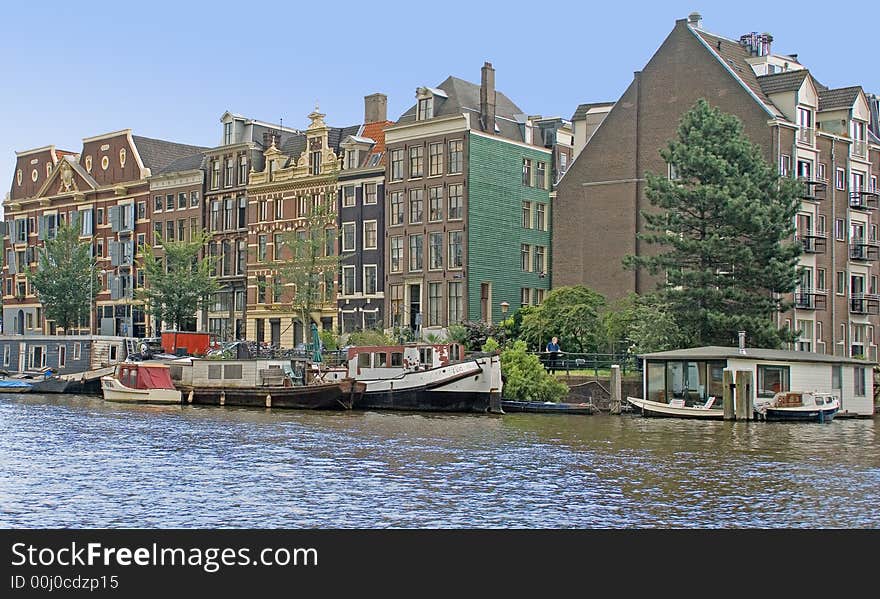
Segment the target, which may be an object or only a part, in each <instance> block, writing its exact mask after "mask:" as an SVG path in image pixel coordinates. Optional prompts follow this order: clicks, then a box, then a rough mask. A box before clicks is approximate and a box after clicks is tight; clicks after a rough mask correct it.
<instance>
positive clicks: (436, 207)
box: [428, 187, 443, 222]
mask: <svg viewBox="0 0 880 599" xmlns="http://www.w3.org/2000/svg"><path fill="white" fill-rule="evenodd" d="M428 220H429V221H431V222H437V221H441V220H443V188H442V187H432V188H431V189H429V190H428Z"/></svg>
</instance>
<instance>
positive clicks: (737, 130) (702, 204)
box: [624, 99, 801, 347]
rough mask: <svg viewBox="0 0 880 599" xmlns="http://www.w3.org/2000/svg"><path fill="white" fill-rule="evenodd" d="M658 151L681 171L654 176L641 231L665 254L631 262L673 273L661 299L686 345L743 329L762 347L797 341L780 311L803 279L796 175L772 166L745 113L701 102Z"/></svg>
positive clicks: (721, 340) (728, 338) (719, 341)
mask: <svg viewBox="0 0 880 599" xmlns="http://www.w3.org/2000/svg"><path fill="white" fill-rule="evenodd" d="M660 155H661V156H662V157H663V159H664V160H665V161H666V162H667V163H668V164H669V165H670V170H671V172H673V173H675V176H674V177H669V176H667V175H666V174H661V175H656V174H651V173H648V174H647V196H648V199H649V200H650V202H651V205H652V206H653V207H654V208H653V209H652V210H647V211H643V213H642V215H643V216H644V219H645V228H646V231H647V232H646V233H643V234H640V235H639V238H640V239H642V240H644V241H646V242H647V243H649V244H652V245H654V246H656V247H657V249H658V253H657V254H653V255H642V256H627V258H626V259H625V261H624V264H625V266H627V267H628V268H644V269H646V270H647V271H648V272H650V273H651V274H653V275H659V276H661V277H663V278H664V279H665V280H664V281H663V282H661V284H660V287H659V290H658V294H659V298H660V299H661V302H662V304H663V305H665V306H666V309H667V310H668V312H669V315H670V316H671V317H672V318H673V319H674V321H675V322H676V323H677V324H678V327H679V329H680V331H681V333H682V335H683V336H684V338H685V339H686V340H687V342H686V343H687V345H688V346H700V345H731V344H733V343H735V342H736V337H737V331H740V330H744V331H746V334H747V335H748V338H749V340H750V343H751V344H752V345H755V346H758V347H778V346H779V345H780V344H781V343H783V342H785V341H789V340H791V339H792V334H791V332H788V331H786V330H780V329H778V328H777V327H776V325H775V323H774V320H773V317H774V315H776V314H777V313H778V312H784V311H785V310H787V309H788V308H789V307H790V304H789V303H787V302H786V301H785V300H784V299H782V295H783V294H787V293H790V292H792V291H794V289H795V288H796V286H797V284H798V277H799V270H798V266H797V261H798V256H799V255H800V253H801V247H800V245H798V244H796V243H795V242H794V239H793V234H794V220H795V215H796V214H797V211H798V208H799V199H798V195H799V194H798V187H797V184H796V182H795V181H794V180H792V179H785V178H781V177H780V176H779V175H778V174H777V172H776V170H775V168H774V167H772V166H771V165H770V164H768V163H767V161H766V160H765V159H764V157H763V155H762V153H761V150H760V148H759V147H758V146H756V145H754V144H752V143H751V142H750V141H749V139H748V138H747V137H746V136H745V134H744V133H743V127H742V123H741V122H740V121H739V119H737V118H736V117H735V116H733V115H730V114H726V113H724V112H722V111H721V110H719V109H718V108H715V107H712V106H710V105H709V104H708V103H707V102H706V101H705V100H702V99H701V100H699V101H698V102H697V103H696V105H694V107H693V108H692V109H691V110H690V111H688V112H687V113H685V114H684V116H683V117H682V119H681V123H680V125H679V128H678V135H677V137H676V138H675V139H673V140H671V141H670V142H669V144H668V145H667V147H666V148H663V149H662V150H661V151H660Z"/></svg>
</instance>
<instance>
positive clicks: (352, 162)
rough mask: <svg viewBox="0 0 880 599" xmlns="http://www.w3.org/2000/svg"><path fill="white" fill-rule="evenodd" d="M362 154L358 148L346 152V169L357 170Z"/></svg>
mask: <svg viewBox="0 0 880 599" xmlns="http://www.w3.org/2000/svg"><path fill="white" fill-rule="evenodd" d="M359 154H360V152H358V151H357V149H356V148H352V149H350V150H346V151H345V168H346V169H352V168H357V167H358V164H359V163H360V161H359V160H358V157H359Z"/></svg>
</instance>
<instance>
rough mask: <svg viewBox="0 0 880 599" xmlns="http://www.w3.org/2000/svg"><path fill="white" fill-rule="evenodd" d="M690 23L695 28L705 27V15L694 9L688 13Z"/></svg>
mask: <svg viewBox="0 0 880 599" xmlns="http://www.w3.org/2000/svg"><path fill="white" fill-rule="evenodd" d="M688 25H690V26H691V27H693V28H694V29H702V28H703V15H701V14H700V13H698V12H696V11H694V12H692V13H691V14H689V15H688Z"/></svg>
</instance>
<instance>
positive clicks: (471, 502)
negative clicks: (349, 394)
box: [0, 394, 880, 528]
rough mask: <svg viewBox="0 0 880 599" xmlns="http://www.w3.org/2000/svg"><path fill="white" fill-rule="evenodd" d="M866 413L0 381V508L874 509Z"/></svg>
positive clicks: (612, 512) (685, 522)
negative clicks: (727, 416)
mask: <svg viewBox="0 0 880 599" xmlns="http://www.w3.org/2000/svg"><path fill="white" fill-rule="evenodd" d="M878 422H880V420H878V419H866V420H837V421H834V422H832V423H830V424H783V423H780V424H775V423H742V422H741V423H728V422H697V421H691V420H675V419H649V418H642V417H640V416H628V415H625V416H608V415H595V416H563V415H540V414H509V415H505V416H477V415H439V414H407V413H390V412H386V413H378V412H349V413H342V412H340V413H315V412H305V411H280V410H274V411H273V410H259V409H244V408H220V407H192V406H145V405H121V404H111V403H105V402H103V400H101V399H100V398H95V397H81V396H64V395H54V396H41V395H35V394H34V395H32V394H26V395H0V527H4V528H9V527H16V528H19V527H21V528H30V527H72V528H76V527H136V528H177V527H195V528H202V527H206V528H208V527H209V528H219V527H255V528H298V527H309V528H318V527H328V528H350V527H356V528H384V527H394V528H441V527H442V528H445V527H455V528H465V527H492V528H496V527H517V528H572V527H573V528H634V527H638V528H649V527H663V528H720V527H724V528H727V527H749V528H754V527H760V528H776V527H787V528H800V527H810V528H814V527H820V528H843V527H846V528H880V510H878V508H877V506H878V505H880V452H878V448H880V443H878Z"/></svg>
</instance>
